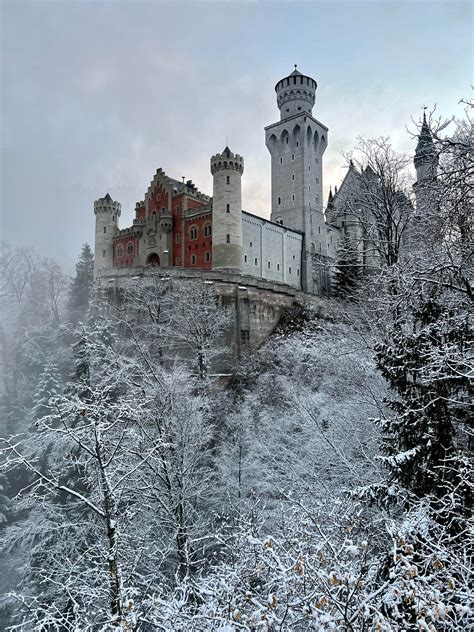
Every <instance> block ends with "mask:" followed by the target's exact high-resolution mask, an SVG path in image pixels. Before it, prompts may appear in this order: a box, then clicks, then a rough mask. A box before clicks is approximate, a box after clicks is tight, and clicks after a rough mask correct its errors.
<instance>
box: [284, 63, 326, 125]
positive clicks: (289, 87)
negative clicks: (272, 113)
mask: <svg viewBox="0 0 474 632" xmlns="http://www.w3.org/2000/svg"><path fill="white" fill-rule="evenodd" d="M317 87H318V84H317V83H316V81H315V80H314V79H312V78H311V77H308V76H306V75H302V74H301V73H300V72H299V71H298V70H297V69H296V65H295V69H294V71H293V72H292V73H291V75H288V77H285V78H284V79H280V81H279V82H278V83H277V84H276V86H275V92H276V94H277V105H278V108H279V110H280V117H281V120H283V119H286V118H289V117H290V116H293V115H295V114H301V113H302V112H304V113H306V114H312V111H313V105H314V103H315V101H316V89H317Z"/></svg>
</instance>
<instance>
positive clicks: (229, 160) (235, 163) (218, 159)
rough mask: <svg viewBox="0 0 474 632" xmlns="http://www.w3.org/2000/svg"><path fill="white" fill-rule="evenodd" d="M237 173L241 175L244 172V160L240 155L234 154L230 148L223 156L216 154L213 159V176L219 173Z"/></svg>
mask: <svg viewBox="0 0 474 632" xmlns="http://www.w3.org/2000/svg"><path fill="white" fill-rule="evenodd" d="M222 170H230V171H237V172H238V173H240V175H242V174H243V172H244V159H243V158H242V156H240V155H239V154H234V153H232V152H231V151H230V149H229V148H228V147H226V148H225V149H224V151H223V152H222V153H221V154H215V155H214V156H212V158H211V174H212V175H214V174H215V173H217V172H218V171H222Z"/></svg>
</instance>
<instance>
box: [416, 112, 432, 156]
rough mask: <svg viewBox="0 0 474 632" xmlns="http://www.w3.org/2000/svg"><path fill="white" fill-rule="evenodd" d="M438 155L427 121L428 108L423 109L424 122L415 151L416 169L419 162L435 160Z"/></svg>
mask: <svg viewBox="0 0 474 632" xmlns="http://www.w3.org/2000/svg"><path fill="white" fill-rule="evenodd" d="M435 154H436V149H435V145H434V142H433V137H432V135H431V130H430V128H429V125H428V121H427V120H426V108H423V122H422V124H421V129H420V134H419V136H418V144H417V146H416V150H415V167H416V164H417V162H419V161H422V160H423V159H426V158H428V159H429V158H433V157H434V156H435Z"/></svg>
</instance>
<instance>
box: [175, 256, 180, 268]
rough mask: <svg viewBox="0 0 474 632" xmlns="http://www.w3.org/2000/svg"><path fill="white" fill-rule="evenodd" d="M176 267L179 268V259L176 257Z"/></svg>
mask: <svg viewBox="0 0 474 632" xmlns="http://www.w3.org/2000/svg"><path fill="white" fill-rule="evenodd" d="M174 265H175V266H179V257H175V260H174Z"/></svg>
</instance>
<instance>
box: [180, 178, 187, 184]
mask: <svg viewBox="0 0 474 632" xmlns="http://www.w3.org/2000/svg"><path fill="white" fill-rule="evenodd" d="M185 177H186V176H181V179H182V181H183V184H184V178H185Z"/></svg>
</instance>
